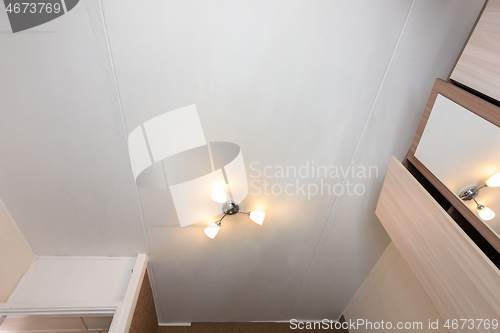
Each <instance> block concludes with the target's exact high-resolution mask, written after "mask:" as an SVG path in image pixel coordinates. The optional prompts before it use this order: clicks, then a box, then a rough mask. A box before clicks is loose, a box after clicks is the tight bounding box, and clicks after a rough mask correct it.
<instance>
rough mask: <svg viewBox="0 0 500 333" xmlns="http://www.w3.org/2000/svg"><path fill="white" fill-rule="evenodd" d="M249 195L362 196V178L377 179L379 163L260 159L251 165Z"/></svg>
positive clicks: (363, 186)
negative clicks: (282, 162) (284, 162)
mask: <svg viewBox="0 0 500 333" xmlns="http://www.w3.org/2000/svg"><path fill="white" fill-rule="evenodd" d="M250 170H251V172H250V175H249V177H250V178H251V180H250V184H249V185H250V194H251V195H262V194H263V195H266V196H271V195H273V196H279V195H287V196H304V197H307V199H308V200H310V199H311V198H312V197H314V196H318V195H319V196H323V195H335V196H340V195H348V196H362V195H364V194H365V192H366V186H365V184H364V183H363V180H365V179H367V178H378V177H379V171H378V167H377V166H373V165H372V166H364V165H353V164H351V165H349V166H346V167H344V166H337V165H331V166H325V165H316V163H315V162H314V161H306V162H305V163H304V164H302V165H300V166H295V165H288V166H281V165H277V166H271V165H262V163H260V162H253V163H251V164H250Z"/></svg>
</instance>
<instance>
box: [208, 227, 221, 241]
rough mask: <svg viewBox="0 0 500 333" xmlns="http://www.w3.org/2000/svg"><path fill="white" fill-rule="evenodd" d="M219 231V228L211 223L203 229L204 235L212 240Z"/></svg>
mask: <svg viewBox="0 0 500 333" xmlns="http://www.w3.org/2000/svg"><path fill="white" fill-rule="evenodd" d="M219 229H220V227H219V226H218V225H217V224H216V223H212V224H210V225H209V226H208V227H206V228H205V235H207V236H208V237H209V238H212V239H214V238H215V236H217V233H218V232H219Z"/></svg>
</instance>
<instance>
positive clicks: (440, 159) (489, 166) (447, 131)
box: [415, 94, 500, 235]
mask: <svg viewBox="0 0 500 333" xmlns="http://www.w3.org/2000/svg"><path fill="white" fill-rule="evenodd" d="M415 157H416V158H417V159H418V160H419V161H420V162H421V163H422V164H423V165H425V167H426V168H427V169H429V171H431V172H432V173H433V174H434V175H435V176H436V177H437V178H438V179H439V180H440V181H441V182H442V183H443V184H444V185H445V186H447V187H448V189H449V190H450V191H451V192H453V193H454V194H455V195H457V196H460V195H461V194H462V193H463V192H464V191H465V190H468V189H473V188H481V187H482V186H484V185H485V184H486V181H487V180H488V179H489V178H490V177H491V176H493V175H495V174H497V173H499V172H500V128H498V127H497V126H496V125H494V124H492V123H490V122H489V121H487V120H485V119H483V118H481V117H480V116H478V115H476V114H475V113H473V112H471V111H469V110H467V109H466V108H464V107H462V106H461V105H459V104H457V103H455V102H453V101H452V100H450V99H448V98H446V97H444V96H442V95H440V94H438V95H437V98H436V101H435V103H434V106H433V107H432V111H431V113H430V116H429V119H428V121H427V124H426V126H425V129H424V132H423V134H422V137H421V139H420V142H419V145H418V147H417V150H416V152H415ZM468 194H469V196H470V198H468V199H470V200H465V201H464V203H465V204H466V205H467V206H468V207H469V208H470V209H471V210H472V211H473V212H474V213H475V214H476V215H478V216H479V218H481V216H483V217H485V218H483V219H482V220H483V221H484V223H485V224H486V225H487V226H488V227H489V228H491V229H492V230H493V231H494V232H496V234H497V235H499V234H500V187H495V188H493V187H492V186H485V187H483V188H481V189H480V190H479V191H476V192H473V193H471V192H469V193H468ZM475 201H477V202H478V203H479V204H480V205H481V206H479V212H480V214H478V205H477V204H476V202H475ZM482 206H484V207H485V208H489V209H491V211H493V212H496V213H497V214H496V215H495V216H494V217H493V218H491V217H492V214H491V213H490V214H489V216H487V215H488V214H486V213H488V212H489V211H488V210H487V209H485V208H482ZM487 218H490V219H489V220H488V221H486V219H487Z"/></svg>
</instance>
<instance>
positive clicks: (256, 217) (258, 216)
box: [250, 210, 266, 225]
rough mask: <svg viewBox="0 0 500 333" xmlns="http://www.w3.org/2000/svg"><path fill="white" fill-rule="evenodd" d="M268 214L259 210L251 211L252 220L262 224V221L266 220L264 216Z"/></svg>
mask: <svg viewBox="0 0 500 333" xmlns="http://www.w3.org/2000/svg"><path fill="white" fill-rule="evenodd" d="M265 216H266V213H264V212H259V211H255V210H254V211H251V212H250V220H252V221H254V222H255V223H257V224H260V225H262V222H264V217H265Z"/></svg>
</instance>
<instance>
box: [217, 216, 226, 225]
mask: <svg viewBox="0 0 500 333" xmlns="http://www.w3.org/2000/svg"><path fill="white" fill-rule="evenodd" d="M226 215H227V214H224V216H223V217H221V218H220V220H219V221H217V222H215V224H217V225H218V226H219V227H220V225H221V222H222V220H223V219H224V218H225V217H226Z"/></svg>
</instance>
